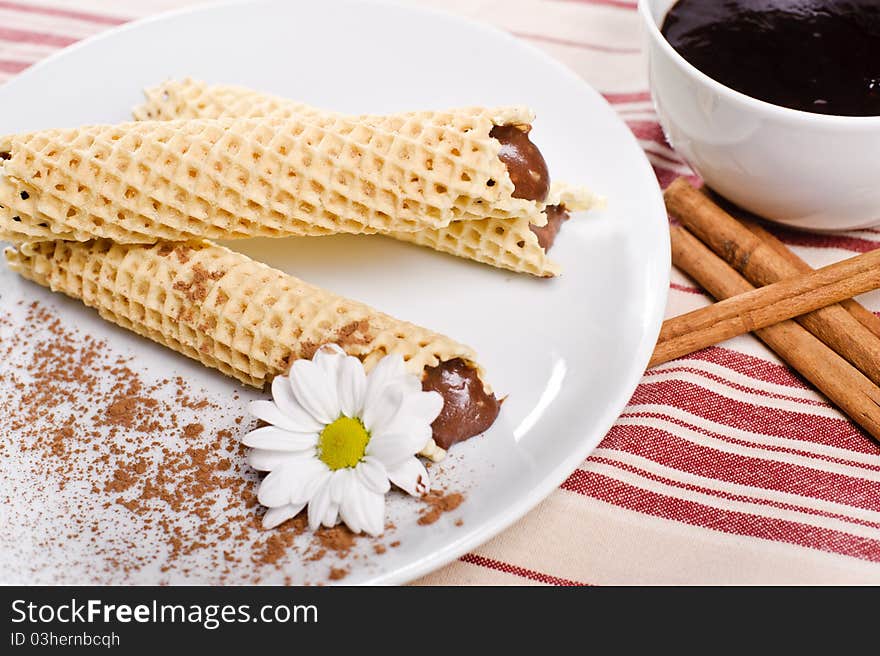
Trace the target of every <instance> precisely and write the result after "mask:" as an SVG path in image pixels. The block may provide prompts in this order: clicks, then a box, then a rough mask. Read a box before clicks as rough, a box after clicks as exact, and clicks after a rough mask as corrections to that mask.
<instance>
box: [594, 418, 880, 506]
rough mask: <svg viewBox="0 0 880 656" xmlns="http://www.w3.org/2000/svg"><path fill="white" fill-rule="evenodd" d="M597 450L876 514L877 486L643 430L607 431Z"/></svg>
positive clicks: (879, 491)
mask: <svg viewBox="0 0 880 656" xmlns="http://www.w3.org/2000/svg"><path fill="white" fill-rule="evenodd" d="M707 433H708V431H707ZM599 446H600V447H601V448H603V449H614V450H617V451H626V452H627V453H631V454H632V455H635V456H641V457H642V458H647V459H648V460H652V461H653V462H656V463H658V464H661V465H666V466H667V467H672V468H673V469H677V470H679V471H681V472H686V473H689V474H694V475H696V476H703V477H705V478H711V479H713V480H716V481H723V482H726V483H737V484H739V485H748V486H751V487H758V488H763V489H765V490H775V491H776V492H787V493H789V494H797V495H798V496H801V497H812V498H815V499H822V500H824V501H834V502H837V503H843V504H846V505H848V506H854V507H856V508H864V509H866V510H880V483H878V482H876V481H869V480H867V479H864V478H857V477H855V476H847V475H844V474H836V473H831V472H826V471H820V470H817V469H813V468H811V467H804V466H801V465H794V464H790V463H787V462H781V461H778V460H771V459H770V458H769V457H756V456H743V455H739V454H736V453H727V452H725V451H720V450H718V449H713V448H711V447H707V446H702V445H700V444H694V443H693V442H691V441H690V440H686V439H684V438H681V437H679V436H678V435H676V434H674V433H672V432H671V431H668V430H663V429H659V428H653V427H649V426H613V427H612V428H611V430H610V431H608V435H607V436H606V437H605V439H604V440H603V441H602V442H601V443H600V445H599ZM866 469H868V468H866ZM874 471H876V468H874Z"/></svg>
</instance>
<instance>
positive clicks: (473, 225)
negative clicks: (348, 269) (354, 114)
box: [133, 79, 603, 277]
mask: <svg viewBox="0 0 880 656" xmlns="http://www.w3.org/2000/svg"><path fill="white" fill-rule="evenodd" d="M144 93H145V96H146V101H145V102H144V103H143V104H142V105H139V106H137V107H135V109H134V110H133V114H134V117H135V118H136V119H137V120H175V119H183V118H189V119H199V118H233V117H239V118H258V117H270V118H279V119H289V118H292V117H296V116H301V117H309V116H315V115H316V114H320V110H317V109H316V108H314V107H312V106H310V105H307V104H305V103H301V102H296V101H293V100H286V99H284V98H279V97H277V96H272V95H269V94H265V93H260V92H257V91H253V90H251V89H247V88H245V87H239V86H232V85H207V84H205V83H204V82H199V81H195V80H190V79H185V80H179V81H177V80H169V81H167V82H164V83H162V84H161V85H159V86H157V87H153V88H150V89H147V90H146V91H145V92H144ZM358 118H359V120H362V121H365V122H379V121H381V120H382V117H381V116H370V115H364V116H360V117H358ZM602 203H603V200H602V199H601V198H599V197H598V196H596V195H595V194H593V193H591V192H589V191H588V190H586V189H585V188H582V187H572V186H569V185H565V184H559V183H555V184H554V185H553V189H551V192H550V197H549V198H548V199H547V201H546V205H557V204H564V205H565V207H566V209H567V210H569V211H573V212H575V211H582V210H588V209H591V208H593V207H596V206H598V205H601V204H602ZM541 223H543V221H539V222H535V221H533V220H532V217H517V218H513V219H504V220H499V219H493V218H485V217H483V218H481V219H480V220H474V221H456V222H453V223H451V224H450V225H449V226H448V227H445V228H426V229H423V230H418V231H391V232H385V231H383V233H384V234H387V235H388V236H391V237H394V238H395V239H399V240H401V241H407V242H410V243H414V244H419V245H421V246H427V247H428V248H432V249H434V250H438V251H442V252H445V253H449V254H451V255H456V256H458V257H463V258H467V259H471V260H476V261H478V262H482V263H484V264H488V265H490V266H494V267H498V268H502V269H508V270H511V271H516V272H519V273H530V274H532V275H535V276H542V277H552V276H556V275H559V273H560V267H559V265H558V264H557V263H555V262H554V261H553V260H552V259H550V258H549V257H548V255H547V252H546V250H545V249H544V248H542V247H541V245H540V244H539V243H538V239H537V237H536V236H535V234H534V232H533V231H532V229H531V227H530V226H531V225H532V224H536V225H540V224H541Z"/></svg>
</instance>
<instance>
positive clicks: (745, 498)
mask: <svg viewBox="0 0 880 656" xmlns="http://www.w3.org/2000/svg"><path fill="white" fill-rule="evenodd" d="M589 460H590V461H591V462H598V463H602V464H604V465H608V466H609V467H615V468H616V469H622V470H623V471H627V472H630V473H632V474H637V475H638V476H641V477H643V478H647V479H649V480H652V481H655V482H657V483H663V484H664V485H670V486H672V487H677V488H680V489H682V490H688V491H690V492H699V493H701V494H706V495H709V496H713V497H717V498H719V499H729V500H731V501H741V502H745V503H753V504H755V505H759V506H767V507H769V508H778V509H780V510H790V511H793V512H799V513H803V514H805V515H814V516H816V517H828V518H829V519H839V520H842V521H845V522H849V523H850V524H857V525H859V526H866V527H868V528H880V522H872V521H869V520H867V519H862V518H860V517H854V516H852V515H845V514H843V513H836V512H830V511H827V510H819V509H817V508H810V507H808V506H802V505H798V504H794V503H785V502H783V501H774V500H772V499H763V498H761V497H754V496H749V495H746V494H733V493H732V492H725V491H723V490H716V489H713V488H710V487H704V486H702V485H695V484H693V483H685V482H682V481H676V480H675V479H672V478H668V477H666V476H661V475H659V474H655V473H653V472H650V471H648V470H647V469H642V468H641V467H636V466H635V465H630V464H629V463H625V462H618V461H617V460H612V459H610V458H597V457H594V456H592V457H590V459H589Z"/></svg>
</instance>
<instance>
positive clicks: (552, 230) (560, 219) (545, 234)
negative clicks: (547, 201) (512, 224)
mask: <svg viewBox="0 0 880 656" xmlns="http://www.w3.org/2000/svg"><path fill="white" fill-rule="evenodd" d="M544 214H546V215H547V225H544V226H541V227H540V228H539V227H538V226H536V225H529V228H531V229H532V232H534V233H535V234H536V235H537V236H538V243H539V244H540V245H541V248H543V249H544V250H545V251H549V250H550V247H551V246H553V244H554V243H555V242H556V235H558V234H559V229H560V228H561V227H562V224H563V223H565V222H566V221H568V219H569V214H568V210H567V209H565V205H548V206H547V207H545V208H544Z"/></svg>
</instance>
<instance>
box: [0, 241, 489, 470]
mask: <svg viewBox="0 0 880 656" xmlns="http://www.w3.org/2000/svg"><path fill="white" fill-rule="evenodd" d="M5 255H6V260H7V262H8V264H9V266H10V268H11V269H13V270H14V271H16V272H18V273H19V274H20V275H22V276H23V277H25V278H28V279H30V280H33V281H35V282H37V283H39V284H41V285H44V286H46V287H49V288H50V289H52V290H53V291H57V292H62V293H64V294H66V295H68V296H71V297H73V298H78V299H81V300H82V301H83V303H84V304H85V305H87V306H89V307H92V308H95V309H97V311H98V313H99V314H100V315H101V316H102V317H103V318H104V319H106V320H108V321H112V322H113V323H116V324H118V325H120V326H122V327H124V328H127V329H129V330H131V331H134V332H136V333H138V334H140V335H143V336H145V337H148V338H149V339H151V340H153V341H155V342H158V343H160V344H163V345H165V346H167V347H169V348H171V349H174V350H175V351H177V352H179V353H182V354H184V355H186V356H189V357H190V358H193V359H195V360H198V361H199V362H201V363H202V364H204V365H205V366H208V367H212V368H215V369H219V370H220V371H222V372H223V373H225V374H227V375H229V376H232V377H233V378H236V379H238V380H239V381H241V382H243V383H245V384H247V385H252V386H254V387H259V388H261V387H264V386H265V385H266V383H267V382H269V381H271V379H272V378H273V377H275V376H277V375H279V374H283V373H286V372H287V370H288V369H289V367H290V364H291V362H292V361H293V360H296V359H298V358H310V357H312V355H313V354H314V352H315V351H316V350H317V348H318V347H319V346H321V345H322V344H326V343H335V344H338V345H339V346H340V347H341V348H342V349H343V350H344V351H345V352H346V353H348V354H349V355H352V356H355V357H357V358H359V359H360V360H361V361H362V362H363V363H364V367H365V368H366V369H367V370H370V369H371V368H372V367H373V366H374V365H375V364H376V363H377V362H378V361H379V360H380V359H381V358H382V357H384V356H385V355H387V354H390V353H397V354H400V355H401V356H402V357H403V359H404V361H405V363H406V368H407V370H408V371H409V372H410V373H413V374H416V375H418V376H419V377H420V378H421V377H423V376H426V375H427V374H428V372H431V371H435V370H436V368H438V367H440V368H442V367H444V366H446V365H447V363H453V364H455V363H457V366H461V363H464V365H466V366H467V370H468V371H469V372H472V374H473V376H474V377H475V381H478V382H479V383H481V384H482V390H481V391H485V393H486V394H489V395H491V391H490V390H489V388H488V386H487V385H486V384H485V383H484V382H483V381H484V380H485V378H484V374H483V371H482V369H481V368H480V366H479V364H478V363H477V359H476V354H475V353H474V351H473V350H472V349H471V348H469V347H467V346H465V345H463V344H459V343H458V342H455V341H454V340H452V339H450V338H448V337H445V336H443V335H440V334H437V333H435V332H432V331H430V330H428V329H426V328H422V327H419V326H416V325H414V324H411V323H407V322H405V321H400V320H398V319H395V318H393V317H391V316H389V315H387V314H383V313H381V312H378V311H376V310H374V309H372V308H370V307H368V306H366V305H364V304H363V303H358V302H356V301H351V300H348V299H345V298H343V297H341V296H338V295H336V294H333V293H331V292H328V291H325V290H322V289H320V288H318V287H315V286H313V285H310V284H308V283H306V282H303V281H302V280H299V279H297V278H295V277H293V276H291V275H288V274H286V273H283V272H281V271H278V270H275V269H272V268H271V267H268V266H266V265H265V264H261V263H259V262H255V261H254V260H252V259H250V258H248V257H247V256H245V255H242V254H240V253H236V252H234V251H231V250H229V249H227V248H224V247H222V246H218V245H216V244H213V243H211V242H209V241H195V242H188V243H168V242H160V243H158V244H153V245H137V244H117V243H114V242H112V241H110V240H94V241H90V242H68V241H39V242H28V243H23V244H19V245H18V246H16V247H10V248H7V249H6V251H5ZM438 391H440V393H441V395H444V401H446V396H445V394H444V392H443V391H442V390H438ZM459 394H460V392H459ZM491 398H492V400H493V401H494V396H493V397H491ZM496 414H497V411H496ZM491 419H492V421H494V415H493V416H492V417H491ZM489 425H491V421H490V422H489ZM487 427H488V426H487ZM478 432H482V431H478ZM434 434H435V436H436V437H437V439H438V441H440V442H441V443H444V444H448V443H449V442H448V439H447V438H446V437H443V436H441V435H439V434H438V432H437V428H436V426H435V430H434ZM474 434H475V433H474ZM442 454H443V450H442V449H440V448H439V447H437V445H436V444H434V443H429V444H428V445H427V446H426V447H425V455H428V456H429V457H434V458H437V457H442Z"/></svg>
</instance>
